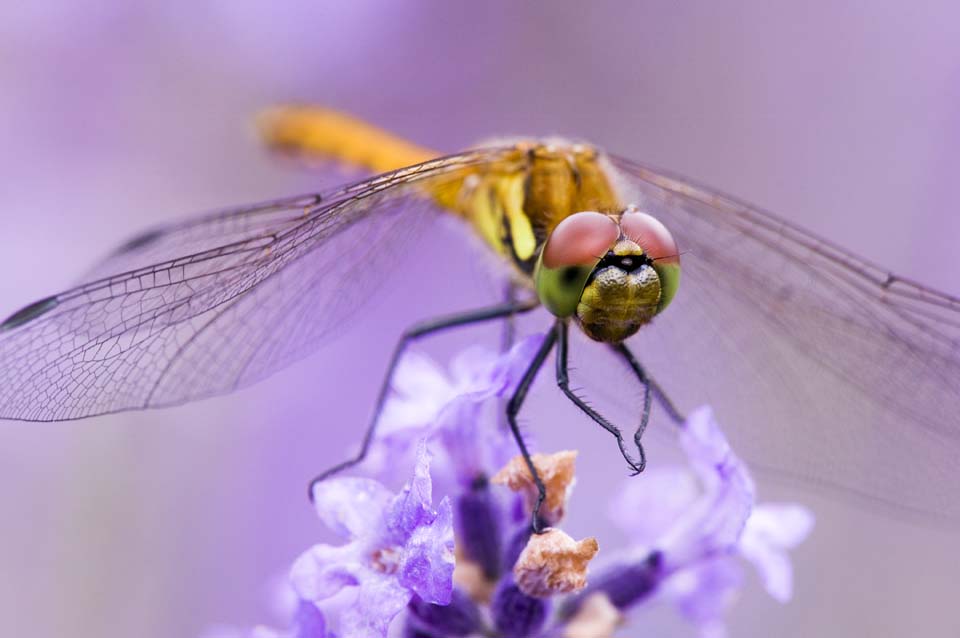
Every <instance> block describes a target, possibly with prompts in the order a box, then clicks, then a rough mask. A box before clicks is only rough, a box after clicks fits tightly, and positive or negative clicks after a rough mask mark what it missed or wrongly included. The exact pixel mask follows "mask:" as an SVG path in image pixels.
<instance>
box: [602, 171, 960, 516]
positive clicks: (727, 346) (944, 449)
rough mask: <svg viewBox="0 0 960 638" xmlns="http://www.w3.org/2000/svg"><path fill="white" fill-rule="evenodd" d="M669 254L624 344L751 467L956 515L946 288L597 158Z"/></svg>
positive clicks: (958, 397)
mask: <svg viewBox="0 0 960 638" xmlns="http://www.w3.org/2000/svg"><path fill="white" fill-rule="evenodd" d="M611 161H612V162H613V164H614V165H615V167H616V168H617V169H618V170H619V171H620V172H621V173H622V174H623V175H624V176H625V177H626V178H627V181H628V182H629V183H630V186H631V187H632V188H633V189H634V190H635V191H636V193H635V196H636V198H637V200H638V203H640V204H641V205H642V206H643V207H644V208H646V209H648V210H651V211H652V212H654V213H655V214H656V215H657V216H659V217H660V219H662V220H663V222H664V223H665V224H666V225H667V226H668V227H669V228H670V229H671V231H672V232H673V233H674V236H675V237H676V239H677V243H678V245H679V246H680V250H681V253H682V258H681V261H682V267H683V274H682V279H681V284H680V292H679V294H678V295H677V298H676V300H675V301H674V302H673V305H671V307H670V308H669V309H668V310H667V311H666V312H664V314H663V316H662V317H660V318H659V319H658V320H657V321H656V323H655V324H654V325H652V326H651V327H650V328H649V329H646V330H643V331H641V334H640V335H638V337H637V338H636V343H635V344H634V345H635V347H636V349H637V351H638V352H639V354H640V356H641V357H642V359H643V361H644V363H645V364H646V365H647V367H648V369H649V370H650V371H651V374H653V375H654V376H655V377H657V378H658V380H659V381H660V382H661V383H662V385H663V386H664V387H665V389H666V390H667V391H668V392H669V393H670V394H671V395H672V396H673V397H675V400H677V401H679V402H680V403H681V405H683V406H684V407H685V408H687V409H689V408H692V407H694V406H696V405H698V404H701V403H710V404H712V405H713V406H714V407H715V408H716V409H717V410H718V412H719V416H720V417H721V419H722V422H723V423H724V424H725V426H726V427H727V428H729V429H730V430H731V436H732V438H733V440H734V444H735V448H736V449H737V450H738V452H742V453H743V455H744V456H745V457H746V458H748V459H749V460H750V461H752V463H753V464H754V465H757V466H761V467H764V468H766V469H767V471H769V472H773V473H775V474H777V475H779V476H781V477H784V478H787V479H790V480H793V481H800V482H802V483H804V484H807V485H820V486H825V487H828V488H832V491H838V490H839V491H841V492H846V493H848V494H851V495H853V496H855V497H856V498H858V499H862V500H867V501H875V502H877V503H881V504H883V505H885V506H887V507H888V508H893V509H898V510H902V511H904V512H909V513H914V514H919V515H920V516H921V517H924V518H932V519H936V520H943V519H946V520H949V521H951V522H958V521H960V300H958V299H957V298H954V297H951V296H949V295H945V294H943V293H939V292H936V291H934V290H930V289H928V288H925V287H923V286H921V285H919V284H916V283H913V282H910V281H907V280H904V279H901V278H899V277H897V276H895V275H893V274H891V273H888V272H886V271H885V270H883V269H881V268H878V267H877V266H875V265H873V264H871V263H869V262H867V261H864V260H863V259H861V258H858V257H856V256H854V255H851V254H849V253H848V252H846V251H844V250H842V249H841V248H839V247H838V246H836V245H835V244H832V243H831V242H829V241H826V240H823V239H820V238H818V237H816V236H814V235H812V234H810V233H808V232H806V231H804V230H801V229H800V228H797V227H795V226H793V225H792V224H790V223H788V222H786V221H784V220H781V219H778V218H777V217H775V216H773V215H771V214H769V213H767V212H764V211H761V210H758V209H756V208H753V207H750V206H749V205H746V204H743V203H741V202H738V201H736V200H735V199H733V198H731V197H728V196H726V195H722V194H720V193H717V192H714V191H711V190H709V189H707V188H705V187H701V186H698V185H695V184H693V183H691V182H690V181H687V180H686V179H684V178H681V177H676V176H672V175H670V174H668V173H666V172H663V171H660V170H658V169H652V168H649V167H646V166H643V165H641V164H638V163H635V162H632V161H629V160H624V159H621V158H612V160H611Z"/></svg>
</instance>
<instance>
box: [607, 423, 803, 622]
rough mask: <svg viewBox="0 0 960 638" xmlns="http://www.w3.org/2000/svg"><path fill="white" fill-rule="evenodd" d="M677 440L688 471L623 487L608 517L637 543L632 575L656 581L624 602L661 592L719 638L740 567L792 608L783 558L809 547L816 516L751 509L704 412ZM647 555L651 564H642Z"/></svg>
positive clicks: (781, 508)
mask: <svg viewBox="0 0 960 638" xmlns="http://www.w3.org/2000/svg"><path fill="white" fill-rule="evenodd" d="M679 438H680V444H681V447H682V448H683V450H684V452H685V453H686V455H687V458H688V460H689V461H690V467H689V468H681V467H669V468H663V469H651V470H648V473H647V475H645V476H644V478H643V480H640V481H631V482H629V483H628V484H627V485H626V486H625V487H624V489H623V490H622V491H621V492H620V496H619V498H617V499H616V500H615V501H614V503H613V507H612V508H611V515H612V517H613V518H614V520H615V521H616V522H617V523H618V524H619V525H620V526H621V527H623V528H624V530H625V531H626V532H627V533H628V534H629V535H630V536H631V537H632V538H634V539H635V540H636V543H637V545H636V547H634V548H633V550H632V552H631V554H632V556H633V561H634V565H633V569H635V570H642V571H643V573H644V574H646V575H647V577H648V580H653V581H656V580H659V583H658V584H657V585H656V586H655V587H647V588H646V589H644V590H642V592H641V593H642V594H643V595H642V596H638V597H636V598H634V599H631V600H629V601H626V600H621V603H622V606H627V605H629V604H634V603H637V602H640V601H641V600H646V599H647V598H648V596H649V595H650V594H652V593H653V592H654V591H659V592H660V594H661V595H662V596H664V597H666V598H669V599H671V600H673V601H674V603H675V604H676V606H677V608H678V609H679V610H680V612H681V613H682V614H683V615H684V616H685V617H686V618H688V619H690V620H691V621H693V622H696V623H697V624H698V625H699V626H700V627H701V629H702V630H703V631H704V633H706V634H710V635H720V633H721V632H722V617H723V614H724V613H725V611H726V609H727V608H728V607H729V605H730V604H731V602H732V601H733V600H734V598H735V595H736V593H737V592H738V590H739V589H740V587H741V583H742V581H743V577H742V573H741V567H740V562H739V561H737V560H736V558H737V557H743V558H746V559H747V560H749V561H750V562H751V563H753V565H754V566H755V567H756V569H757V571H758V572H759V573H760V576H761V578H762V579H763V582H764V585H765V586H766V589H767V591H768V593H770V595H771V596H773V597H774V598H776V599H777V600H779V601H781V602H785V601H787V600H789V598H790V595H791V593H792V589H791V587H792V568H791V565H790V560H789V557H788V555H787V551H786V550H788V549H790V548H792V547H794V546H796V545H797V544H798V543H800V542H801V541H802V540H803V539H804V538H806V536H807V534H809V532H810V530H811V529H812V527H813V515H812V514H811V513H810V512H809V511H808V510H807V509H806V508H804V507H802V506H799V505H759V506H758V505H755V492H756V488H755V485H754V482H753V478H752V477H751V476H750V473H749V471H748V469H747V467H746V465H745V464H744V463H743V462H742V461H741V460H740V459H739V458H738V457H737V456H736V455H735V454H734V453H733V451H732V449H731V448H730V445H729V443H728V442H727V440H726V437H724V435H723V432H722V431H721V430H720V427H719V425H718V424H717V422H716V421H715V419H714V417H713V413H712V411H711V410H710V409H709V408H701V409H699V410H697V411H696V412H694V413H693V414H691V415H690V417H689V419H688V420H687V422H686V423H685V424H684V427H683V429H682V431H681V433H680V437H679ZM651 556H655V557H656V559H657V560H656V561H655V565H654V564H649V565H647V564H645V563H644V561H647V563H649V562H650V561H649V558H650V557H651ZM624 569H627V568H626V567H624V566H623V565H619V566H618V567H616V568H614V569H611V570H608V572H609V575H608V576H607V579H606V581H605V580H604V579H600V582H599V583H598V584H597V585H596V587H597V588H601V589H602V588H603V586H604V583H605V582H613V578H614V577H615V576H617V575H619V574H620V573H622V572H623V570H624ZM611 593H615V592H611ZM618 606H621V605H618ZM621 608H622V607H621Z"/></svg>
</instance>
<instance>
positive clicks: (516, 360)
mask: <svg viewBox="0 0 960 638" xmlns="http://www.w3.org/2000/svg"><path fill="white" fill-rule="evenodd" d="M538 344H539V337H534V338H531V339H528V340H526V341H524V342H522V343H520V344H518V345H517V346H516V347H515V348H513V349H512V350H511V352H509V353H507V354H505V355H503V356H500V357H497V356H494V355H491V354H488V353H484V352H482V351H480V350H477V349H473V350H469V351H467V352H465V353H463V354H461V355H460V356H459V357H457V358H456V359H455V361H454V364H453V366H452V371H451V372H450V373H449V374H448V373H445V372H444V371H442V370H441V369H440V368H438V367H437V366H436V365H435V364H433V363H432V362H430V361H429V360H428V359H426V358H425V357H422V356H418V355H411V356H409V357H407V358H406V359H405V360H404V362H403V364H402V365H401V366H400V369H399V371H398V377H397V379H396V383H395V387H394V389H395V395H394V396H393V397H392V398H391V400H390V401H389V402H388V404H387V409H386V410H385V412H384V415H383V419H384V420H383V427H384V432H385V434H384V437H383V438H382V439H381V440H380V441H379V442H378V450H379V453H380V454H381V458H380V461H379V462H374V463H371V464H368V465H367V466H366V469H367V471H371V470H372V471H377V472H379V473H381V474H384V473H388V471H389V469H390V468H389V467H388V465H387V464H386V463H384V459H386V458H390V459H392V460H395V459H396V458H398V457H401V456H402V454H403V453H405V452H406V450H407V449H408V448H413V449H415V451H416V452H415V455H416V461H415V466H416V469H415V472H414V477H413V480H412V481H411V482H410V483H409V484H408V485H407V486H406V487H405V488H404V489H403V490H402V491H401V493H400V494H396V495H395V494H393V493H391V492H390V491H389V490H387V488H386V487H384V486H383V484H381V483H380V482H379V481H377V480H374V479H372V478H335V479H332V480H329V481H327V482H324V483H321V484H319V485H318V486H316V488H315V492H314V497H315V505H316V509H317V513H318V515H319V516H320V518H321V520H322V521H323V522H324V523H325V524H326V525H327V526H328V527H330V528H331V529H332V530H333V531H335V532H337V533H338V534H339V535H340V536H341V537H342V538H344V539H345V541H346V542H345V544H343V545H340V546H330V545H317V546H315V547H313V548H312V549H310V550H309V551H307V552H306V553H304V554H303V555H302V556H301V557H300V558H299V559H297V561H296V563H295V564H294V566H293V569H292V572H291V582H292V584H293V587H294V589H295V591H296V593H297V595H298V596H299V597H300V598H301V599H302V602H301V603H300V607H299V608H298V613H297V616H296V618H295V619H294V622H293V623H292V625H291V627H292V628H291V630H289V631H288V632H286V633H284V632H274V633H261V634H252V636H253V638H260V636H261V635H262V636H266V637H268V638H327V636H333V635H334V634H333V633H331V632H330V630H329V629H328V628H327V624H326V623H325V622H324V615H323V614H321V609H322V611H323V612H324V613H325V614H326V618H327V619H329V620H331V621H332V624H334V625H336V629H337V633H336V634H335V635H338V636H349V637H350V638H369V637H374V638H382V637H383V636H385V635H386V634H387V631H388V629H389V628H390V626H391V623H392V621H393V619H394V618H395V617H396V618H397V621H398V622H400V623H402V625H401V626H396V624H395V623H394V625H395V627H394V629H395V630H400V629H402V632H403V636H404V638H448V637H467V636H478V635H484V636H489V637H497V638H513V637H519V636H529V637H532V638H546V637H547V636H550V637H556V636H564V637H566V638H581V637H583V638H586V637H589V638H603V637H606V636H611V635H612V634H613V632H614V631H615V629H616V628H617V626H618V625H620V624H622V623H623V622H624V620H625V618H626V614H627V613H628V612H629V611H631V610H633V609H636V608H639V607H642V606H644V605H646V604H648V603H650V602H652V601H655V600H661V601H668V602H670V603H672V604H673V605H674V607H675V608H676V609H677V610H678V611H679V612H680V614H681V615H682V616H683V617H684V618H687V619H688V620H690V621H691V622H693V623H695V624H696V626H697V627H698V628H699V630H700V632H701V634H702V635H704V636H706V635H710V636H718V635H722V634H723V632H724V624H723V618H724V615H725V613H726V612H727V610H728V609H729V607H730V605H731V604H732V602H733V601H734V600H735V599H736V597H737V594H738V593H739V591H740V589H741V587H742V583H743V580H744V579H743V569H742V563H743V561H744V559H745V560H746V561H748V562H750V563H752V564H753V565H754V566H755V567H756V569H757V571H758V572H759V573H760V576H761V579H762V581H763V583H764V586H765V587H766V589H767V591H768V592H769V593H770V595H771V596H773V597H774V598H776V599H777V600H780V601H786V600H788V599H789V598H790V596H791V593H792V571H791V564H790V560H789V556H788V553H787V552H788V550H789V549H791V548H792V547H794V546H796V545H797V544H798V543H800V542H801V541H802V540H803V539H804V538H805V537H806V535H807V534H808V533H809V531H810V529H811V527H812V524H813V519H812V515H811V514H810V513H809V512H808V511H807V510H806V509H804V508H803V507H800V506H797V505H784V504H775V505H757V504H756V503H755V500H756V497H755V493H756V487H755V484H754V482H753V479H752V477H751V476H750V473H749V471H748V470H747V468H746V466H745V465H744V464H743V462H742V461H740V459H739V458H737V456H736V455H735V454H734V453H733V451H732V450H731V448H730V445H729V443H728V442H727V440H726V438H725V437H724V436H723V433H722V432H721V430H720V428H719V426H718V424H717V423H716V421H715V420H714V418H713V414H712V412H711V411H710V410H709V409H701V410H698V411H696V412H694V413H693V414H692V415H691V417H690V418H689V419H688V421H687V422H686V424H684V426H683V427H681V428H679V429H678V442H679V444H680V446H681V448H682V449H683V451H684V452H685V454H686V457H687V461H688V463H687V465H684V466H677V467H665V468H660V469H653V468H651V469H649V470H647V472H645V473H644V475H643V476H641V477H638V478H633V479H631V480H629V481H628V482H627V484H626V485H625V486H624V488H623V489H622V490H619V492H618V493H619V496H618V497H617V498H616V499H614V501H613V502H612V510H611V515H612V518H613V520H614V521H615V522H616V523H617V524H618V525H620V526H621V527H623V528H624V530H625V531H626V533H627V534H628V535H629V537H630V538H632V539H633V541H634V542H633V545H632V546H631V547H628V548H626V549H623V550H619V551H612V552H608V553H607V554H608V555H607V556H606V566H605V568H604V569H602V570H599V571H598V570H590V568H589V565H590V563H591V560H592V559H593V557H594V555H596V554H597V551H598V547H599V544H598V542H597V541H596V540H595V539H593V538H587V539H584V540H581V541H576V540H574V539H573V538H571V537H570V536H569V535H567V534H566V533H565V532H564V531H563V530H562V528H561V527H560V526H561V525H562V522H563V517H564V514H565V512H567V511H569V509H570V498H571V493H572V489H571V488H572V485H573V483H574V480H575V459H576V453H575V452H560V453H556V454H536V455H534V459H533V461H534V464H535V465H536V466H537V469H538V473H539V474H540V475H541V476H542V478H543V479H544V484H545V485H546V488H547V499H546V502H545V505H544V508H543V510H542V514H543V522H544V524H547V525H550V526H551V527H550V528H549V530H548V531H547V532H546V533H545V534H542V535H537V536H533V535H532V534H531V528H530V515H531V509H530V508H531V506H532V505H531V503H532V499H531V495H532V494H533V492H532V491H531V490H532V489H533V483H532V481H531V479H530V476H529V471H528V469H527V467H526V464H525V463H523V462H522V460H521V459H520V458H519V457H514V458H513V459H511V460H508V458H509V457H510V456H512V455H513V454H515V453H516V450H515V449H514V448H513V442H512V440H511V439H510V438H509V436H508V433H506V432H505V431H504V430H503V429H502V428H501V427H500V426H499V423H498V422H497V420H496V418H495V416H494V413H493V411H492V409H491V408H492V407H493V406H494V404H496V403H497V401H496V399H497V398H499V397H503V396H506V395H508V394H509V393H510V392H511V391H512V389H513V388H514V386H515V384H516V382H517V380H518V379H519V377H520V375H521V374H522V371H523V369H524V366H525V365H527V362H528V361H529V358H530V356H531V353H532V351H533V350H535V349H536V347H537V346H538ZM428 445H429V451H428ZM434 455H436V459H437V462H436V463H435V464H431V459H432V458H433V456H434ZM392 464H393V465H396V463H395V462H394V463H392ZM438 474H439V475H443V474H446V480H437V478H436V477H437V475H438ZM491 477H492V478H491ZM435 488H442V489H440V491H442V492H444V493H445V496H444V497H443V499H442V500H441V501H440V503H439V505H438V506H437V507H436V509H434V508H433V494H432V492H433V491H434V489H435ZM508 488H509V489H508ZM454 519H455V520H454ZM454 531H455V532H456V543H455V550H456V553H455V554H454ZM598 531H602V530H599V529H598ZM454 555H455V556H456V560H455V561H454ZM634 621H635V622H640V621H639V620H638V619H636V617H634ZM259 631H261V632H265V631H266V630H264V629H260V630H259Z"/></svg>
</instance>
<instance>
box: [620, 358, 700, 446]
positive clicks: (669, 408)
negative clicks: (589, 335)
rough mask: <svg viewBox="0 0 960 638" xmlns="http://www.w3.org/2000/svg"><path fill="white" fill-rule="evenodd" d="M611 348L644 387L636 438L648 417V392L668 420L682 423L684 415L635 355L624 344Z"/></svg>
mask: <svg viewBox="0 0 960 638" xmlns="http://www.w3.org/2000/svg"><path fill="white" fill-rule="evenodd" d="M610 347H611V348H613V351H614V352H616V353H617V354H619V355H620V356H621V357H623V358H624V360H625V361H626V362H627V365H629V366H630V369H631V370H633V372H634V374H636V375H637V378H638V379H639V380H640V383H642V384H643V387H644V410H643V420H642V422H641V424H640V427H639V428H637V432H638V435H637V438H638V439H639V435H641V434H643V429H644V428H645V427H646V425H647V420H648V419H649V417H650V394H653V396H654V397H656V399H657V403H659V404H660V407H662V408H663V410H664V411H665V412H666V413H667V416H669V417H670V420H671V421H673V422H674V423H676V424H677V425H682V424H683V422H684V421H686V420H687V419H686V417H685V416H684V415H683V414H681V413H680V411H679V410H678V409H677V408H676V406H675V405H674V404H673V402H672V401H671V400H670V398H669V397H668V396H667V395H666V393H665V392H664V391H663V389H662V388H661V387H660V386H659V385H658V384H657V382H656V381H654V380H653V379H651V378H650V377H649V376H648V375H647V373H646V371H645V370H644V369H643V366H642V365H640V362H639V361H638V360H637V358H636V356H634V354H633V353H632V352H631V351H630V349H629V348H627V346H626V344H623V343H615V344H612V345H611V346H610Z"/></svg>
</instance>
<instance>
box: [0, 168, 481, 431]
mask: <svg viewBox="0 0 960 638" xmlns="http://www.w3.org/2000/svg"><path fill="white" fill-rule="evenodd" d="M495 152H496V151H493V150H486V151H473V152H468V153H464V154H461V155H456V156H450V157H447V158H441V159H438V160H433V161H430V162H426V163H424V164H421V165H417V166H414V167H410V168H406V169H401V170H400V171H395V172H393V173H387V174H384V175H381V176H377V177H374V178H371V179H369V180H364V181H362V182H358V183H356V184H352V185H348V186H346V187H341V188H338V189H335V190H333V191H331V192H329V193H324V194H321V195H318V196H307V197H299V198H290V199H286V200H280V201H277V202H271V203H268V204H264V205H259V206H253V207H248V208H243V209H236V210H232V211H225V212H220V213H214V214H211V215H207V216H204V217H200V218H198V219H197V220H194V221H188V222H186V223H183V224H176V225H172V226H169V227H166V228H161V229H158V230H156V231H152V232H149V233H146V234H144V235H142V236H140V237H138V238H135V239H133V240H131V241H130V242H127V243H126V244H124V245H123V246H121V248H120V249H118V250H117V251H115V252H114V253H113V255H111V256H110V257H108V258H107V260H105V261H104V262H103V263H102V264H101V265H100V266H99V267H98V269H97V272H98V273H101V274H108V276H106V277H104V278H100V279H94V280H92V281H90V282H89V283H86V284H83V285H80V286H78V287H76V288H74V289H72V290H69V291H66V292H64V293H61V294H59V295H56V296H53V297H50V298H47V299H44V300H41V301H40V302H37V303H35V304H32V305H31V306H28V307H27V308H25V309H23V310H21V311H20V312H18V313H16V314H14V315H13V316H11V317H10V318H8V319H7V320H6V321H5V322H4V323H3V324H0V418H10V419H22V420H33V421H49V420H63V419H75V418H82V417H87V416H92V415H97V414H104V413H109V412H117V411H121V410H128V409H141V408H146V407H155V406H163V405H171V404H177V403H182V402H184V401H188V400H192V399H196V398H201V397H206V396H211V395H215V394H219V393H223V392H228V391H230V390H233V389H234V388H237V387H240V386H244V385H247V384H249V383H251V382H253V381H256V380H258V379H261V378H263V377H264V376H266V375H268V374H270V373H271V372H274V371H276V370H278V369H279V368H281V367H283V366H284V365H286V364H288V363H290V362H292V361H293V360H295V359H297V358H300V357H303V356H305V355H306V354H308V353H309V352H311V351H312V350H314V349H315V348H316V347H317V346H318V345H319V344H320V343H321V342H322V340H323V339H324V337H325V336H326V335H327V334H328V333H329V331H330V330H331V328H338V327H339V326H340V325H341V324H342V320H343V319H344V318H345V317H346V316H347V314H348V313H350V312H352V311H354V310H355V309H356V308H357V307H358V306H359V305H360V303H361V302H362V301H364V300H365V299H367V298H369V297H370V296H371V291H372V289H373V287H374V286H376V285H377V284H378V283H379V280H380V279H382V278H383V274H384V271H385V270H387V268H386V266H387V264H388V263H389V260H390V257H391V256H393V255H394V253H395V252H396V251H397V250H398V246H399V245H401V244H402V243H403V241H404V240H405V238H410V237H413V236H415V235H416V228H418V226H417V224H416V223H414V222H416V220H417V219H419V218H422V217H424V215H425V214H426V215H429V214H430V213H431V212H432V211H434V210H435V209H434V207H433V206H432V205H431V203H430V201H429V200H427V199H425V198H424V197H423V196H422V195H421V193H422V192H424V190H423V189H421V187H422V186H424V185H425V184H426V183H427V182H428V181H429V183H430V190H431V192H432V191H435V190H437V189H438V188H441V187H442V182H443V180H455V179H456V177H455V175H456V173H457V171H458V170H459V169H460V168H462V167H464V166H467V165H470V164H473V163H478V162H483V161H485V160H487V159H489V158H490V157H491V154H492V153H495ZM434 182H438V183H434ZM378 265H379V266H380V267H378ZM348 273H349V276H347V275H348Z"/></svg>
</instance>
